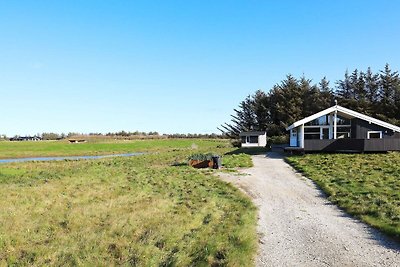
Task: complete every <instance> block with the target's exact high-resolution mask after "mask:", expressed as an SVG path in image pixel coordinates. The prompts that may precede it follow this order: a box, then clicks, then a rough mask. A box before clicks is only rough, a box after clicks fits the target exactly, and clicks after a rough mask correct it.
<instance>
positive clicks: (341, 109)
mask: <svg viewBox="0 0 400 267" xmlns="http://www.w3.org/2000/svg"><path fill="white" fill-rule="evenodd" d="M334 111H339V112H342V113H345V114H348V115H350V116H353V117H356V118H359V119H362V120H365V121H368V122H371V123H373V124H376V125H379V126H382V127H384V128H387V129H390V130H393V131H396V132H400V127H398V126H396V125H393V124H390V123H387V122H384V121H381V120H378V119H375V118H373V117H370V116H367V115H364V114H362V113H359V112H357V111H354V110H351V109H348V108H344V107H342V106H339V105H336V106H333V107H330V108H327V109H325V110H322V111H320V112H318V113H315V114H313V115H311V116H308V117H306V118H304V119H301V120H299V121H296V122H295V123H293V124H292V125H290V126H289V127H287V128H286V130H287V131H289V130H291V129H293V128H296V127H298V126H300V125H302V124H306V123H307V122H310V121H312V120H315V119H318V118H319V117H321V116H323V115H327V114H329V113H331V112H334Z"/></svg>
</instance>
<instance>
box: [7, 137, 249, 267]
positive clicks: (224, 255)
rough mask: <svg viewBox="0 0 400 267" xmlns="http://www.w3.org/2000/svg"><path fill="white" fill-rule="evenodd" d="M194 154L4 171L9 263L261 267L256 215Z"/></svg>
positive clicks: (18, 166)
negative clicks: (190, 161) (193, 159)
mask: <svg viewBox="0 0 400 267" xmlns="http://www.w3.org/2000/svg"><path fill="white" fill-rule="evenodd" d="M216 145H217V144H216ZM216 145H215V146H213V147H210V146H208V147H205V148H204V149H207V151H208V150H210V149H213V152H217V153H221V154H222V153H224V152H226V151H227V150H228V148H226V147H225V148H217V147H216ZM189 153H191V151H190V149H178V150H176V151H170V152H162V153H158V154H151V155H145V156H139V157H132V158H108V159H102V160H87V161H62V162H36V163H18V164H7V165H1V166H0V206H1V207H2V209H0V263H1V264H6V265H7V264H8V265H14V264H15V265H96V266H110V265H111V266H113V265H126V266H189V265H192V266H208V265H213V266H249V265H252V264H253V256H254V253H255V251H256V246H257V243H256V240H257V239H256V231H255V225H256V209H255V207H254V205H253V204H252V203H251V201H250V200H249V199H248V198H247V197H245V196H244V195H243V194H242V193H240V192H239V191H238V190H237V189H235V188H234V187H232V186H230V185H228V184H226V183H224V182H222V181H220V180H219V179H218V178H216V177H214V176H212V175H210V174H209V173H206V172H202V171H199V170H196V169H193V168H190V167H187V166H171V164H172V163H173V162H176V161H183V160H184V159H185V158H186V157H187V156H188V154H189Z"/></svg>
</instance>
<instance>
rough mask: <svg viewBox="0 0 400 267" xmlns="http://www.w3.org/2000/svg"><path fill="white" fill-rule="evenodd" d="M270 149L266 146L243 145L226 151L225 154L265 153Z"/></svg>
mask: <svg viewBox="0 0 400 267" xmlns="http://www.w3.org/2000/svg"><path fill="white" fill-rule="evenodd" d="M268 151H269V149H268V148H265V147H241V148H238V149H235V150H233V151H230V152H228V153H225V155H237V154H241V153H243V154H248V155H264V154H266V153H267V152H268Z"/></svg>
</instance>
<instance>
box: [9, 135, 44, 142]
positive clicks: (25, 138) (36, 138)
mask: <svg viewBox="0 0 400 267" xmlns="http://www.w3.org/2000/svg"><path fill="white" fill-rule="evenodd" d="M42 140H43V139H42V137H40V136H37V135H34V136H16V137H11V138H10V141H42Z"/></svg>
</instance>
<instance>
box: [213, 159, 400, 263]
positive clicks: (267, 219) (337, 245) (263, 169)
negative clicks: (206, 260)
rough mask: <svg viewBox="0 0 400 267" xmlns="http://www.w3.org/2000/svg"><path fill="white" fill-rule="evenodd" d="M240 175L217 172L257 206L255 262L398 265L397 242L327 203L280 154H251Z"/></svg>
mask: <svg viewBox="0 0 400 267" xmlns="http://www.w3.org/2000/svg"><path fill="white" fill-rule="evenodd" d="M253 162H254V167H253V168H249V169H245V170H242V171H240V173H241V174H240V175H232V174H227V173H221V175H220V176H221V178H222V179H223V180H225V181H228V182H232V183H233V184H235V185H236V186H238V187H239V188H241V189H242V190H244V191H245V192H246V193H247V194H248V195H250V196H251V197H252V198H253V200H254V202H255V203H256V205H257V206H258V208H259V221H258V232H259V235H260V247H259V253H258V257H257V259H256V266H400V244H399V243H396V242H394V241H392V240H390V239H388V238H386V237H385V236H383V235H382V234H380V233H379V232H378V231H376V230H375V229H373V228H371V227H368V226H367V225H365V224H364V223H361V222H359V221H357V220H355V219H353V218H351V217H350V216H348V215H346V214H345V213H344V212H343V211H341V210H340V209H338V208H337V207H336V206H335V205H332V204H331V203H330V202H329V201H327V199H326V198H325V197H324V195H323V193H321V191H320V190H318V189H317V188H316V186H315V185H314V184H313V182H311V181H310V180H309V179H306V178H304V177H303V176H301V175H300V174H298V173H296V172H295V171H294V170H293V169H292V168H291V167H290V166H289V165H288V164H287V163H285V162H284V160H283V158H282V156H281V154H279V153H276V152H270V153H268V154H267V156H265V155H259V156H253Z"/></svg>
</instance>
